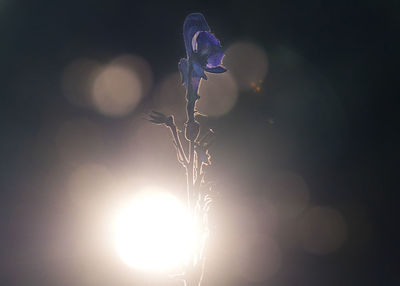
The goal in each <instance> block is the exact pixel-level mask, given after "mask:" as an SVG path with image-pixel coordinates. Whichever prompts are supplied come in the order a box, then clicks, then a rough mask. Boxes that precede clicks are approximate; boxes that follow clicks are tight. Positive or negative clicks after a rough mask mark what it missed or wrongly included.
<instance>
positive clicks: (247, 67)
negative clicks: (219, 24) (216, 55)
mask: <svg viewBox="0 0 400 286" xmlns="http://www.w3.org/2000/svg"><path fill="white" fill-rule="evenodd" d="M224 66H226V68H227V69H228V70H229V71H230V72H231V73H232V75H233V77H234V78H235V80H236V83H237V84H238V86H239V88H240V89H241V90H250V89H253V90H255V91H256V92H259V91H260V89H258V88H257V87H260V84H261V83H262V80H263V79H264V78H265V76H266V75H267V71H268V58H267V55H266V53H265V51H264V49H263V48H262V47H259V46H257V45H255V44H253V43H247V42H238V43H235V44H233V45H231V46H230V47H229V48H228V49H227V50H226V51H225V57H224Z"/></svg>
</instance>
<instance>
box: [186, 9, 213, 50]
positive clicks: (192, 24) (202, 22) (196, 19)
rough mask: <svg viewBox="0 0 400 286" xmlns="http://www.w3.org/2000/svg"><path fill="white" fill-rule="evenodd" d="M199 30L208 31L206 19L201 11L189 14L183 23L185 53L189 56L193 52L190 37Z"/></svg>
mask: <svg viewBox="0 0 400 286" xmlns="http://www.w3.org/2000/svg"><path fill="white" fill-rule="evenodd" d="M199 31H210V28H209V27H208V24H207V22H206V19H204V16H203V15H202V14H201V13H192V14H189V15H188V16H187V17H186V19H185V22H184V24H183V38H184V40H185V48H186V54H187V56H188V57H191V55H192V53H193V47H192V39H193V36H194V35H195V34H196V33H197V32H199Z"/></svg>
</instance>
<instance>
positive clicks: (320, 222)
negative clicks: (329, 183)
mask: <svg viewBox="0 0 400 286" xmlns="http://www.w3.org/2000/svg"><path fill="white" fill-rule="evenodd" d="M299 232H300V233H299V235H300V240H301V243H302V245H303V248H304V249H305V250H307V251H309V252H311V253H317V254H328V253H331V252H333V251H335V250H337V249H338V248H339V247H340V246H341V245H342V244H343V242H344V241H345V240H346V237H347V226H346V222H345V220H344V218H343V216H342V215H341V214H340V213H339V212H338V211H337V210H335V209H332V208H330V207H313V208H311V209H309V210H308V211H307V212H306V213H305V215H304V217H303V218H302V220H301V221H300V224H299Z"/></svg>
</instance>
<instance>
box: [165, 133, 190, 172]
mask: <svg viewBox="0 0 400 286" xmlns="http://www.w3.org/2000/svg"><path fill="white" fill-rule="evenodd" d="M169 128H170V129H171V132H172V135H173V136H174V140H175V143H176V147H177V149H178V152H179V155H180V157H181V158H182V159H184V160H185V165H187V164H188V163H189V160H188V158H187V157H186V154H185V151H183V148H182V143H181V140H180V139H179V135H178V132H177V130H176V126H175V125H172V126H169Z"/></svg>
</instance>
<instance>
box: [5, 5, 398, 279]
mask: <svg viewBox="0 0 400 286" xmlns="http://www.w3.org/2000/svg"><path fill="white" fill-rule="evenodd" d="M195 11H198V12H202V13H203V14H204V15H205V17H206V19H207V21H208V23H209V25H210V27H211V28H212V30H213V31H214V32H215V34H216V35H217V37H218V38H219V39H220V40H221V42H222V44H223V45H224V46H229V45H230V44H232V43H234V42H235V41H252V42H255V43H257V44H258V45H260V46H262V47H264V48H265V51H266V53H267V54H268V56H269V61H270V66H269V73H268V75H267V78H266V80H265V82H264V83H263V85H262V91H261V95H260V96H259V95H257V96H255V95H254V94H252V93H251V92H243V93H242V94H241V95H240V97H239V100H238V102H237V103H236V105H235V108H234V109H233V110H232V111H231V112H230V113H229V114H227V115H225V116H223V117H220V118H210V119H207V120H206V125H207V126H209V127H212V128H214V130H215V131H216V133H217V134H219V135H218V137H217V138H218V139H217V141H216V144H215V145H214V147H213V148H214V149H213V150H212V153H213V154H214V157H213V158H214V168H215V177H219V181H220V185H221V186H222V187H221V193H222V196H226V197H228V196H229V191H228V189H229V188H234V186H235V187H236V188H237V189H240V188H242V189H246V190H248V191H247V192H248V193H247V195H249V196H253V195H254V196H255V197H257V196H259V195H260V192H262V190H261V189H260V188H258V186H259V185H261V184H263V183H264V181H265V178H266V176H268V175H266V174H268V172H270V171H271V170H275V169H285V170H291V171H293V172H295V173H296V174H299V175H301V176H302V178H303V179H304V181H305V182H306V183H307V185H308V188H309V192H310V204H313V205H328V206H332V207H334V208H336V209H339V210H340V211H341V212H342V213H343V216H344V218H345V220H346V222H347V227H348V237H347V240H346V241H345V242H344V244H343V246H342V247H341V248H340V249H338V250H337V251H335V252H333V253H330V254H328V255H315V254H311V253H308V252H306V251H303V250H301V249H289V250H285V251H284V260H283V261H284V263H283V264H282V266H281V268H280V271H279V272H278V273H277V274H275V275H274V276H272V277H271V278H269V279H268V280H265V281H256V282H255V281H248V280H246V279H244V278H235V277H236V276H235V274H234V273H231V272H230V271H229V269H228V270H227V269H225V268H224V266H223V265H220V267H221V269H225V270H224V271H225V272H224V271H222V270H221V273H222V274H220V275H225V276H229V277H233V278H230V279H224V278H218V277H217V276H218V275H217V274H216V273H215V272H217V271H214V272H212V273H213V274H210V278H209V280H208V281H207V280H206V281H205V285H282V286H283V285H290V286H294V285H308V286H310V285H393V283H394V279H395V275H394V273H393V272H392V271H393V270H394V265H395V263H396V261H395V260H394V257H393V254H394V252H395V251H396V249H397V248H398V247H397V246H396V245H395V243H394V235H395V229H396V226H397V221H396V217H397V215H396V205H395V204H396V201H395V200H394V196H393V193H394V191H396V190H395V185H394V181H391V178H392V177H391V174H393V173H394V172H395V171H396V169H398V168H397V164H396V159H398V158H399V151H398V144H397V143H398V142H396V140H395V138H396V137H397V133H398V127H396V121H397V114H396V112H397V109H398V105H397V104H396V103H395V97H396V96H397V86H395V85H394V81H395V77H396V78H397V75H398V67H397V65H396V63H398V55H397V52H398V51H399V47H398V45H397V41H396V40H397V38H398V28H399V25H400V22H399V19H400V16H399V15H400V5H399V4H398V2H396V1H341V0H339V1H293V2H291V1H259V2H252V1H231V2H228V3H222V2H218V1H214V2H205V1H187V2H182V3H177V2H170V1H164V2H160V3H157V2H153V1H140V2H139V1H89V0H86V1H13V0H3V1H1V2H0V37H1V45H0V79H1V80H0V83H1V84H0V98H1V99H0V100H1V113H0V114H1V115H0V116H1V126H2V128H1V131H2V136H1V144H0V154H1V172H0V174H1V195H2V199H1V202H2V204H1V208H0V230H1V231H0V281H1V284H2V285H92V284H90V282H88V281H89V280H82V279H83V278H82V279H81V278H80V277H83V276H84V275H85V274H84V272H85V269H89V268H90V267H89V266H87V265H90V264H92V263H94V262H95V261H92V260H91V259H92V258H90V257H89V258H88V256H90V255H87V256H85V257H84V258H82V255H81V253H82V251H81V250H80V248H79V247H78V246H76V245H79V236H76V235H75V232H79V231H80V227H81V226H79V227H77V226H76V224H77V221H79V219H78V216H77V215H76V213H74V210H73V209H72V208H70V207H69V206H68V204H66V203H63V202H62V201H61V200H60V199H59V197H61V196H62V192H63V191H62V188H61V187H60V186H59V185H58V184H61V183H60V181H61V179H60V178H62V176H63V175H62V174H63V172H67V171H68V170H69V168H71V166H69V165H68V164H63V163H60V162H59V161H58V160H57V159H56V158H55V157H54V156H53V155H52V153H51V152H50V151H49V152H48V153H47V156H43V155H37V152H38V150H39V153H40V152H42V151H43V152H45V153H46V152H47V149H48V148H50V147H49V146H48V145H46V144H43V143H40V142H47V141H46V140H45V141H43V140H42V141H41V139H42V138H40V136H44V135H41V134H42V133H41V130H42V128H43V126H44V125H46V126H48V125H53V124H54V125H57V124H58V122H61V121H62V120H65V119H70V118H74V117H82V116H84V117H85V118H90V120H92V121H94V122H96V124H98V125H99V126H100V127H101V128H102V129H103V135H104V137H105V138H106V149H105V150H107V151H106V154H101V156H100V158H96V160H100V161H102V162H105V164H108V165H110V166H114V168H117V167H115V166H116V165H118V162H119V159H121V158H123V157H124V153H123V152H124V150H125V149H124V148H123V146H122V145H123V144H124V143H123V142H124V141H123V140H125V138H126V136H127V135H126V134H127V132H128V131H129V126H130V125H129V124H130V123H131V122H132V121H135V120H137V119H135V118H136V117H135V116H136V115H137V114H138V113H140V112H142V111H143V110H145V109H146V100H145V102H143V104H142V105H141V106H140V108H138V109H137V110H136V111H134V112H132V113H131V114H129V115H128V116H126V117H123V118H116V119H115V118H114V119H113V118H106V117H103V116H101V115H99V114H96V113H95V112H93V111H90V110H85V109H79V108H76V107H74V106H73V105H71V104H69V103H68V101H67V100H66V99H65V97H63V95H62V91H61V88H60V78H61V76H62V73H63V70H64V68H65V67H66V66H67V65H68V64H69V63H71V62H72V61H73V60H75V59H76V58H81V57H89V58H95V59H97V60H100V61H101V60H102V61H107V60H109V59H110V58H113V57H115V56H118V55H119V54H124V53H134V54H137V55H140V56H142V57H144V58H145V59H147V60H148V62H149V63H150V65H151V67H152V70H153V73H154V80H155V82H157V81H158V80H160V79H161V78H163V76H164V75H165V74H167V73H170V72H175V71H176V67H177V62H178V60H179V59H180V58H181V57H183V56H184V54H185V51H184V45H183V41H182V32H181V31H182V30H181V29H182V23H183V21H184V18H185V16H186V15H187V14H188V13H190V12H195ZM280 46H285V47H288V48H290V49H291V50H293V51H295V52H296V53H297V54H298V55H301V57H302V59H304V61H303V63H302V64H301V66H299V67H296V70H295V71H294V72H293V71H292V70H288V68H287V67H285V66H284V65H283V64H281V62H280V59H279V57H278V56H276V54H277V53H276V52H275V51H276V50H277V47H280ZM302 75H306V76H305V77H307V78H312V79H313V80H314V81H316V82H318V83H320V82H323V83H324V86H325V84H327V85H329V89H330V91H329V92H330V94H332V96H331V97H329V98H328V99H325V97H319V96H318V94H320V93H324V92H325V90H324V89H323V88H322V90H321V91H317V92H315V94H314V95H310V96H309V94H308V90H307V89H306V88H303V89H301V88H300V89H297V87H298V86H301V84H300V85H296V84H293V83H297V81H299V82H300V83H301V79H302ZM317 86H319V85H317ZM287 93H290V94H291V95H290V96H287V97H286V100H288V101H289V102H291V103H290V104H289V105H288V106H290V107H281V105H279V98H280V96H281V95H282V94H284V95H285V94H287ZM321 98H322V99H321ZM147 100H149V99H147ZM136 113H137V114H136ZM269 118H274V122H275V123H274V124H273V125H270V124H268V123H267V121H268V119H269ZM271 134H275V135H271ZM46 136H47V135H46ZM48 136H50V135H48ZM270 136H278V137H279V138H280V139H279V140H281V141H279V142H284V144H283V145H281V144H278V143H276V142H275V143H273V142H272V143H271V142H270V141H269V138H270ZM38 138H39V139H38ZM274 138H275V137H274ZM38 140H39V141H38ZM49 140H50V139H49ZM50 141H51V140H50ZM38 142H39V143H38ZM149 144H150V143H149ZM121 146H122V147H121ZM282 146H284V147H282ZM172 150H173V149H171V152H173V151H172ZM35 152H36V153H35ZM40 154H42V153H40ZM172 155H173V154H172ZM149 156H151V155H149ZM176 165H177V163H176V162H174V161H167V162H162V163H161V166H162V167H165V168H169V166H173V168H174V167H176V168H177V170H178V171H180V172H182V170H181V169H180V168H179V166H176ZM152 176H154V178H153V179H152V180H155V181H158V182H160V183H163V182H164V181H168V180H170V179H165V178H164V177H163V175H161V174H159V173H155V174H153V175H152ZM179 179H182V180H184V178H183V175H182V177H179ZM49 180H50V181H51V182H50V183H48V181H49ZM44 181H46V183H44ZM46 184H47V185H46ZM48 184H50V187H49V185H48ZM354 205H357V206H361V209H362V215H361V216H355V218H354V217H352V216H351V208H352V206H354ZM349 208H350V212H348V213H346V209H349ZM349 213H350V214H349ZM360 217H361V218H360ZM366 228H367V229H368V231H365V232H364V230H365V229H366ZM222 229H223V227H222ZM364 236H365V237H367V239H366V240H365V241H364V240H362V239H361V241H362V242H359V240H358V239H359V237H364ZM222 237H223V236H222ZM221 240H223V238H221ZM49 245H50V246H49ZM51 245H53V246H51ZM221 245H223V243H222V242H221ZM60 248H62V249H61V250H60ZM49 249H52V250H51V251H52V252H55V253H58V252H57V251H61V252H62V253H61V254H58V255H53V256H51V255H48V253H47V252H48V251H49ZM222 253H223V252H222ZM221 255H223V254H221ZM82 260H85V261H86V262H87V263H86V264H85V263H83V262H82ZM223 261H224V260H223V259H222V262H221V263H223ZM211 264H212V263H211ZM82 265H83V266H82ZM115 265H117V266H114V267H115V268H116V269H117V268H118V267H120V268H123V267H124V266H121V265H119V264H117V262H116V263H115ZM99 271H100V270H99ZM113 271H114V274H113V275H110V276H107V277H108V278H107V279H108V280H104V281H101V283H100V285H146V284H145V283H150V282H140V281H141V280H140V279H144V280H145V281H147V280H146V279H148V278H147V277H146V275H142V274H137V277H136V276H135V275H136V274H132V273H131V272H130V270H128V269H124V270H115V269H114V270H113ZM118 271H119V272H118ZM213 275H214V276H215V277H214V276H213ZM143 277H144V278H143ZM216 277H217V278H216ZM213 279H214V280H213ZM82 281H85V282H82ZM218 281H219V282H218ZM221 281H222V282H221ZM223 281H230V282H229V283H228V282H223ZM153 282H154V281H153ZM153 282H152V283H153ZM158 282H159V281H158ZM102 283H103V284H102ZM154 283H156V284H157V282H154ZM94 284H95V283H94ZM94 284H93V285H94ZM166 284H167V283H164V282H159V284H157V285H166ZM96 285H99V282H98V281H97V282H96ZM171 285H172V284H171Z"/></svg>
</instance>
